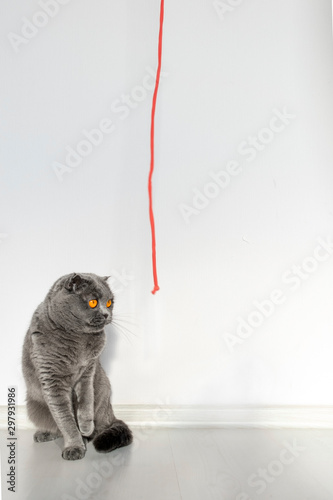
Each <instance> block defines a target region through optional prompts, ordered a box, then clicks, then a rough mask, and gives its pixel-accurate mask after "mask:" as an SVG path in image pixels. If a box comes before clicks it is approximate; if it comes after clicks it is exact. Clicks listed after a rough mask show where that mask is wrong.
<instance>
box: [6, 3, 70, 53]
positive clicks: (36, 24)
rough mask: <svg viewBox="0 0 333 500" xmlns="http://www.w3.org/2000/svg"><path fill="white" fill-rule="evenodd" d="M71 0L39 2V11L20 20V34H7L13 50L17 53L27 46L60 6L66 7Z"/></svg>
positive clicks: (12, 32) (55, 14)
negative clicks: (29, 17)
mask: <svg viewBox="0 0 333 500" xmlns="http://www.w3.org/2000/svg"><path fill="white" fill-rule="evenodd" d="M70 1H71V0H39V2H38V4H39V6H40V10H37V11H36V12H35V13H34V14H33V15H32V17H31V19H28V18H27V17H23V18H22V23H23V24H22V26H21V29H20V33H19V34H18V33H15V32H14V31H11V32H10V33H8V35H7V37H8V40H9V42H10V44H11V46H12V48H13V50H14V51H15V52H16V53H18V52H19V50H20V48H21V47H22V46H23V45H24V46H25V45H27V44H28V43H29V42H30V40H32V39H33V38H35V37H36V36H37V35H38V33H39V32H40V30H41V29H42V28H45V26H46V25H47V24H48V23H49V21H50V19H53V18H54V17H56V16H57V15H58V13H59V11H60V8H61V6H62V5H67V4H68V3H69V2H70Z"/></svg>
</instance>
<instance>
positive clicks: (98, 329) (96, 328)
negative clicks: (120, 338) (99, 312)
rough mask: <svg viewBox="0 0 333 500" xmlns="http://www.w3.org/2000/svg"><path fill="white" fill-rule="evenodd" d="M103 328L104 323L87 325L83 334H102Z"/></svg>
mask: <svg viewBox="0 0 333 500" xmlns="http://www.w3.org/2000/svg"><path fill="white" fill-rule="evenodd" d="M104 327H105V323H103V324H101V325H87V328H86V329H85V330H84V333H103V330H104Z"/></svg>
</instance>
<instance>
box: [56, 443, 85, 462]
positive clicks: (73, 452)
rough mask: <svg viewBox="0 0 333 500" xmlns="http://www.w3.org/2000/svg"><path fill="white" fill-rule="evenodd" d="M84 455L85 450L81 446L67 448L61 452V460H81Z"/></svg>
mask: <svg viewBox="0 0 333 500" xmlns="http://www.w3.org/2000/svg"><path fill="white" fill-rule="evenodd" d="M85 454H86V450H85V448H82V446H68V447H67V448H65V449H64V450H63V452H62V458H63V459H64V460H81V458H83V457H84V455H85Z"/></svg>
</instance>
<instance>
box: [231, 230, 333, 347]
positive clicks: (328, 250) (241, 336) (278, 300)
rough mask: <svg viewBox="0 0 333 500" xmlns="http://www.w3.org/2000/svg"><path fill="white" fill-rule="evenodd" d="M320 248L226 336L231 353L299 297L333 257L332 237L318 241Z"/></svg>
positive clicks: (284, 276)
mask: <svg viewBox="0 0 333 500" xmlns="http://www.w3.org/2000/svg"><path fill="white" fill-rule="evenodd" d="M317 242H318V245H317V246H316V247H315V248H314V250H313V253H312V255H310V256H308V257H305V258H304V259H303V260H302V262H301V264H294V265H293V266H291V267H290V269H288V270H287V271H285V272H283V273H282V275H281V281H282V283H283V284H284V285H285V286H287V289H286V290H283V289H282V288H281V287H279V288H274V289H273V290H272V291H271V292H270V294H269V296H268V297H266V298H265V299H261V300H255V301H254V302H253V308H252V310H251V311H250V312H249V313H248V314H247V315H246V316H245V317H242V316H238V317H237V320H236V321H237V325H236V328H235V330H234V332H233V333H230V332H226V333H224V334H223V340H224V342H225V344H226V346H227V348H228V350H229V352H233V351H234V350H235V347H236V346H239V345H242V344H244V342H245V341H246V340H248V339H249V338H250V337H251V336H252V335H253V333H254V332H255V331H256V330H258V328H260V327H261V326H262V325H263V323H264V321H265V320H266V319H268V318H270V317H271V316H272V315H273V314H274V313H275V312H276V311H277V310H278V308H279V306H281V305H282V304H284V303H285V302H286V300H287V298H288V294H289V295H290V294H291V293H295V292H296V291H297V290H299V289H300V288H301V286H302V284H303V283H304V282H305V281H307V280H308V279H309V278H310V276H311V275H312V274H313V273H315V272H316V271H317V270H318V269H319V267H320V266H321V264H322V263H323V262H326V261H327V260H328V259H329V258H330V257H331V256H332V255H333V240H332V239H331V238H330V237H327V238H326V239H324V238H318V240H317Z"/></svg>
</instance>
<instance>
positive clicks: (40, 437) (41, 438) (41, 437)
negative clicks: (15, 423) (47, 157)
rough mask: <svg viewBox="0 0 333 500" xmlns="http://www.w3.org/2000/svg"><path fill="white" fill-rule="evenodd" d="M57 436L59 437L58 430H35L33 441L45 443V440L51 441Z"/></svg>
mask: <svg viewBox="0 0 333 500" xmlns="http://www.w3.org/2000/svg"><path fill="white" fill-rule="evenodd" d="M59 437H61V434H60V432H59V434H57V433H55V432H50V431H36V432H35V434H34V441H35V443H46V442H47V441H53V440H54V439H57V438H59Z"/></svg>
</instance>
